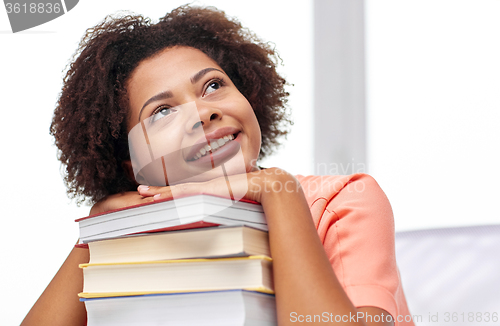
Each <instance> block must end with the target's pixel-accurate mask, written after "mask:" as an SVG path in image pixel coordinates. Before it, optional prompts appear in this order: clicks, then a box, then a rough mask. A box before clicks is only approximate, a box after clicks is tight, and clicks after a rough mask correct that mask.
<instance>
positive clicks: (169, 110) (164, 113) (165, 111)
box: [151, 106, 174, 122]
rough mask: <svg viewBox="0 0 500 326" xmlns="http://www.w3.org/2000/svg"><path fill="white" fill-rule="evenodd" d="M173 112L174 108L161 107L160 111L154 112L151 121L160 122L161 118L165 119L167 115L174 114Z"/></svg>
mask: <svg viewBox="0 0 500 326" xmlns="http://www.w3.org/2000/svg"><path fill="white" fill-rule="evenodd" d="M173 112H174V110H173V109H172V108H169V107H166V106H160V107H159V108H158V109H156V110H155V111H154V112H153V116H152V119H151V121H152V122H155V121H158V120H160V119H161V118H164V117H166V116H167V115H170V114H172V113H173Z"/></svg>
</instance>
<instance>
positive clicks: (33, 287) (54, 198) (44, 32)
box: [0, 0, 312, 325]
mask: <svg viewBox="0 0 500 326" xmlns="http://www.w3.org/2000/svg"><path fill="white" fill-rule="evenodd" d="M159 3H164V5H163V4H162V5H160V4H159ZM200 3H201V2H200ZM182 4H184V1H178V0H175V1H173V0H171V1H167V2H165V1H163V2H158V1H136V0H134V1H125V0H120V1H118V0H113V1H99V0H82V1H80V2H79V4H78V5H77V6H76V7H75V8H74V9H73V10H71V11H70V12H68V13H67V14H66V15H64V16H62V17H60V18H58V19H56V20H54V21H51V22H48V23H46V24H44V25H41V26H38V27H35V28H33V29H31V30H28V31H25V32H21V33H17V34H12V33H11V32H10V25H9V23H8V18H7V14H6V11H5V10H4V9H3V6H0V107H1V108H2V114H3V115H2V118H3V121H4V127H3V128H2V129H1V130H0V133H1V134H0V137H1V139H2V143H1V145H2V151H3V152H2V155H1V157H2V160H1V161H0V168H1V173H2V177H3V186H2V187H1V190H0V198H1V207H2V208H1V216H2V223H3V225H2V230H3V232H2V236H1V237H0V250H1V259H2V269H1V271H0V273H1V275H0V276H1V277H0V288H1V289H2V296H1V299H0V306H2V307H4V309H2V314H0V324H1V325H15V324H19V323H20V322H21V320H22V319H23V318H24V316H25V314H26V313H27V312H28V310H29V309H30V307H31V306H32V305H33V303H34V302H35V300H36V299H37V298H38V296H39V295H40V294H41V292H42V291H43V289H44V288H45V287H46V285H47V284H48V282H49V281H50V280H51V278H52V276H53V275H54V274H55V272H56V271H57V270H58V268H59V266H60V265H61V263H62V262H63V260H64V259H65V257H66V256H67V254H68V253H69V251H70V250H71V247H72V246H73V244H74V243H75V242H76V239H77V238H78V229H77V224H76V223H74V222H73V221H74V219H76V218H79V217H82V216H86V215H87V214H88V211H89V208H88V207H82V208H76V205H75V204H74V202H71V201H70V200H69V199H68V198H67V197H66V195H65V187H64V185H63V182H62V178H61V175H60V172H59V168H60V165H59V163H58V161H57V159H56V149H55V147H54V146H53V145H52V144H53V140H52V138H51V137H50V136H49V125H50V121H51V118H52V112H53V109H54V107H55V103H56V101H57V95H58V93H59V91H60V89H61V80H62V77H63V72H62V71H63V70H64V68H65V65H66V63H67V62H68V60H69V58H70V57H71V56H72V54H73V52H74V51H75V50H76V46H77V44H78V42H79V40H80V38H81V36H82V35H83V33H84V31H85V29H86V28H88V27H91V26H93V25H94V24H96V23H98V22H99V21H100V20H101V19H102V18H104V16H105V15H107V14H110V13H113V12H116V11H117V10H120V9H123V10H132V11H134V12H136V13H141V14H144V15H146V16H149V17H151V18H153V19H155V20H156V19H158V18H159V17H161V16H163V15H164V14H165V13H166V12H167V11H170V10H171V9H173V8H174V7H176V6H178V5H182ZM201 4H202V3H201ZM210 4H211V5H214V6H216V7H219V8H220V9H223V10H225V11H226V12H227V13H228V14H229V15H231V16H236V17H238V18H239V19H240V20H241V21H242V23H243V24H244V25H245V26H248V27H249V28H250V29H252V30H253V31H254V32H256V33H257V35H259V36H261V37H262V38H263V39H264V40H266V41H273V42H274V43H275V44H276V47H277V49H278V50H279V53H280V56H281V57H282V59H283V61H284V63H285V66H284V67H280V71H282V72H283V74H284V75H285V76H286V77H287V78H288V79H289V81H290V82H291V83H293V84H295V86H294V87H291V88H290V92H291V93H292V96H291V99H290V106H291V107H292V108H295V112H296V114H295V117H296V119H295V120H296V122H295V126H294V127H293V132H292V134H291V135H290V137H289V141H288V142H287V143H286V145H285V146H284V147H283V149H282V151H281V152H280V155H277V156H276V157H274V158H271V159H268V160H267V161H265V162H262V164H263V165H264V166H280V167H283V168H285V169H287V170H289V171H291V172H292V173H302V174H309V173H312V161H311V159H310V158H311V157H312V146H311V141H312V137H311V126H310V124H311V121H312V120H311V114H312V107H311V103H312V99H311V96H312V48H311V46H312V22H311V19H312V4H311V1H303V2H300V3H299V2H297V3H294V4H293V5H291V4H290V2H289V1H272V2H270V1H262V0H257V1H252V2H240V1H229V0H226V1H223V0H219V1H211V2H210ZM275 21H278V23H277V26H278V27H276V22H275ZM298 40H300V41H298Z"/></svg>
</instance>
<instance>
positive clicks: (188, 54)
mask: <svg viewBox="0 0 500 326" xmlns="http://www.w3.org/2000/svg"><path fill="white" fill-rule="evenodd" d="M208 67H214V68H217V69H220V70H222V69H221V68H220V67H219V65H218V64H217V63H216V62H215V61H214V60H212V58H210V57H209V56H207V55H206V54H205V53H203V52H202V51H200V50H198V49H195V48H191V47H180V46H176V47H173V48H167V49H165V50H162V51H160V52H159V53H157V54H156V55H154V56H153V57H151V58H148V59H145V60H143V61H142V62H141V63H139V65H138V66H137V68H136V69H135V70H134V71H133V72H132V74H131V76H130V79H129V82H128V85H129V87H133V86H135V85H134V83H135V82H140V83H141V84H142V83H144V82H147V81H154V80H155V79H162V80H165V79H166V78H167V77H169V78H179V77H182V76H184V77H185V78H186V77H187V78H189V77H191V75H188V76H185V75H186V74H193V73H196V72H198V71H199V70H201V69H205V68H208Z"/></svg>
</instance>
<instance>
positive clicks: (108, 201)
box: [89, 191, 154, 215]
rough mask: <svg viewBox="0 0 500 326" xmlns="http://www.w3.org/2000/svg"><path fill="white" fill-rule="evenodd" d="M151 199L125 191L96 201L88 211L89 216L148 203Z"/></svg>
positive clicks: (134, 192) (135, 192)
mask: <svg viewBox="0 0 500 326" xmlns="http://www.w3.org/2000/svg"><path fill="white" fill-rule="evenodd" d="M152 201H154V199H153V197H149V196H147V197H144V196H142V195H140V194H139V193H138V192H137V191H127V192H122V193H119V194H114V195H109V196H107V197H105V198H103V199H101V200H100V201H98V202H97V203H96V204H95V205H94V206H93V207H92V209H91V210H90V214H89V215H94V214H99V213H104V212H107V211H111V210H114V209H118V208H123V207H128V206H133V205H138V204H143V203H150V202H152Z"/></svg>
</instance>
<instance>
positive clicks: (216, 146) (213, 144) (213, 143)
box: [210, 141, 219, 149]
mask: <svg viewBox="0 0 500 326" xmlns="http://www.w3.org/2000/svg"><path fill="white" fill-rule="evenodd" d="M210 147H212V149H217V148H219V144H217V142H216V141H213V142H211V143H210Z"/></svg>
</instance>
